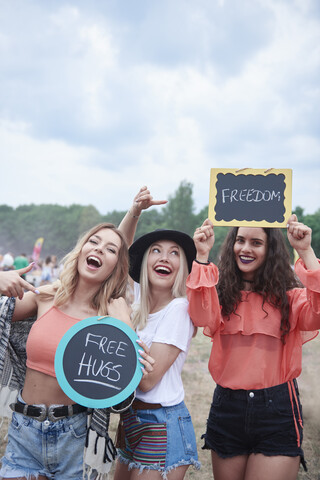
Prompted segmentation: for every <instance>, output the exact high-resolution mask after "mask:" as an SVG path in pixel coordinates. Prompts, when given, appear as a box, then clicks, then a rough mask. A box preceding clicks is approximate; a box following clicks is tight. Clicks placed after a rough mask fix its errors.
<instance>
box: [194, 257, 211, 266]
mask: <svg viewBox="0 0 320 480" xmlns="http://www.w3.org/2000/svg"><path fill="white" fill-rule="evenodd" d="M194 261H195V262H197V263H199V265H210V262H209V261H208V262H199V260H197V259H196V258H195V259H194Z"/></svg>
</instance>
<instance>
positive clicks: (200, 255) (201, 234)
mask: <svg viewBox="0 0 320 480" xmlns="http://www.w3.org/2000/svg"><path fill="white" fill-rule="evenodd" d="M214 240H215V238H214V230H213V223H212V222H211V220H209V219H208V218H207V219H206V220H205V221H204V222H203V224H202V225H201V227H199V228H197V229H196V231H195V232H194V235H193V241H194V244H195V246H196V249H197V257H196V258H197V260H198V261H199V262H202V263H205V262H207V261H208V257H209V253H210V250H211V248H212V247H213V245H214Z"/></svg>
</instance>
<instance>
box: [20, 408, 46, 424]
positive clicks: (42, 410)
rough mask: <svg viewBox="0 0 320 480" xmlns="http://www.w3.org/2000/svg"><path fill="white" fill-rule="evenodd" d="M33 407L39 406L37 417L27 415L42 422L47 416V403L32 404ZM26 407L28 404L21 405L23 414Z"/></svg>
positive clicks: (25, 412) (25, 413)
mask: <svg viewBox="0 0 320 480" xmlns="http://www.w3.org/2000/svg"><path fill="white" fill-rule="evenodd" d="M32 406H33V407H37V408H40V416H39V417H34V416H31V415H29V416H30V417H31V418H34V419H35V420H38V422H43V421H44V420H45V419H46V418H47V405H44V403H41V404H39V405H32ZM27 409H28V405H25V406H24V407H23V415H27Z"/></svg>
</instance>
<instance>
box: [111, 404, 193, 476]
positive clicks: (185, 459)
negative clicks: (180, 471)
mask: <svg viewBox="0 0 320 480" xmlns="http://www.w3.org/2000/svg"><path fill="white" fill-rule="evenodd" d="M122 419H123V422H124V430H125V443H126V446H125V448H124V449H119V450H118V453H119V460H120V461H121V462H123V463H126V464H127V465H128V469H129V470H131V469H132V468H137V469H139V470H140V471H143V470H144V469H150V470H158V471H159V472H161V476H162V477H163V478H165V479H166V478H167V474H168V472H169V471H170V470H174V469H175V468H177V467H180V466H182V465H193V466H194V467H195V468H196V469H197V470H199V468H200V463H199V462H198V453H197V445H196V437H195V433H194V429H193V425H192V420H191V416H190V414H189V411H188V409H187V407H186V406H185V403H184V402H181V403H179V404H178V405H174V406H172V407H161V408H157V409H154V410H153V409H150V410H133V409H132V407H130V409H128V410H127V411H126V412H124V414H123V416H122Z"/></svg>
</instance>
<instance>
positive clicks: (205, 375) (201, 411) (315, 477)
mask: <svg viewBox="0 0 320 480" xmlns="http://www.w3.org/2000/svg"><path fill="white" fill-rule="evenodd" d="M319 337H320V336H319ZM319 337H317V338H316V339H315V340H313V341H311V342H309V343H308V344H306V345H305V346H304V348H303V352H304V354H303V373H302V375H301V376H300V377H299V388H300V394H301V401H302V405H303V414H304V423H305V425H304V442H303V448H304V452H305V458H306V461H307V464H308V472H306V473H305V472H303V469H302V468H300V473H299V477H298V479H299V480H320V383H319V377H320V375H319V372H320V368H319V367H320V338H319ZM210 349H211V342H210V339H209V338H207V337H205V336H204V335H203V334H202V332H201V331H198V334H197V336H196V337H195V338H194V339H193V341H192V346H191V349H190V352H189V355H188V359H187V362H186V364H185V367H184V372H183V381H184V386H185V391H186V399H185V401H186V404H187V406H188V408H189V410H190V413H191V416H192V420H193V425H194V428H195V431H196V437H197V443H198V453H199V460H200V461H201V464H202V468H201V470H200V471H196V470H194V469H191V468H189V470H188V472H187V475H186V480H209V479H211V480H212V478H213V477H212V471H211V463H210V453H209V452H208V451H204V450H202V449H201V446H202V440H201V435H202V433H203V432H204V429H205V424H206V419H207V415H208V411H209V407H210V403H211V398H212V394H213V389H214V382H213V380H212V378H211V376H210V374H209V372H208V368H207V363H208V358H209V353H210ZM117 421H118V417H117V415H112V419H111V426H110V432H111V436H112V437H113V438H114V433H115V429H116V425H117ZM4 432H5V429H2V430H1V435H2V436H1V441H0V454H2V453H3V450H4V448H5V440H4V438H3V437H4ZM111 478H112V475H111Z"/></svg>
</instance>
